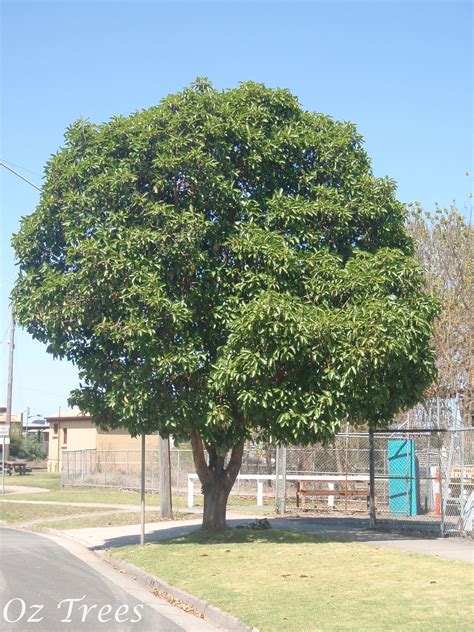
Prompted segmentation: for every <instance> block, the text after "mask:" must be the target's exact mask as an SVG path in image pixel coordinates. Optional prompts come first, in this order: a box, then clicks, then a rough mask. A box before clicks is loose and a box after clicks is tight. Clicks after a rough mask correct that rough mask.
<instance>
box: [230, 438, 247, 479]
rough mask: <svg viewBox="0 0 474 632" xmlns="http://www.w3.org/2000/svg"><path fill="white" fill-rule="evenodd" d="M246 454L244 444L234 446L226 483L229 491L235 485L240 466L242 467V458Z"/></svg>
mask: <svg viewBox="0 0 474 632" xmlns="http://www.w3.org/2000/svg"><path fill="white" fill-rule="evenodd" d="M243 454H244V442H243V441H242V443H238V444H237V445H234V447H233V448H232V453H231V455H230V461H229V465H228V466H227V468H226V483H227V485H228V486H229V489H230V488H231V487H232V485H233V484H234V483H235V479H236V478H237V474H238V473H239V470H240V466H241V465H242V456H243Z"/></svg>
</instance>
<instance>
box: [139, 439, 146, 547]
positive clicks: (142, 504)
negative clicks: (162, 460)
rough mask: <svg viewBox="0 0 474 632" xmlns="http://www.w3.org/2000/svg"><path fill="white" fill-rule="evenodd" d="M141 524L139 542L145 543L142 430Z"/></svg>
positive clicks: (143, 446) (143, 441)
mask: <svg viewBox="0 0 474 632" xmlns="http://www.w3.org/2000/svg"><path fill="white" fill-rule="evenodd" d="M141 470H142V471H141V486H140V501H141V524H140V544H141V546H143V545H144V544H145V432H142V462H141Z"/></svg>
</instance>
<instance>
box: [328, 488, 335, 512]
mask: <svg viewBox="0 0 474 632" xmlns="http://www.w3.org/2000/svg"><path fill="white" fill-rule="evenodd" d="M328 489H334V483H328ZM328 507H332V508H333V509H334V496H328Z"/></svg>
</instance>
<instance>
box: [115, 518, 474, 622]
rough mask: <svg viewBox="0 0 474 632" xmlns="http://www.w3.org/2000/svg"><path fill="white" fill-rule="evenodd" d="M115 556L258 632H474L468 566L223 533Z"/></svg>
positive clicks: (304, 540)
mask: <svg viewBox="0 0 474 632" xmlns="http://www.w3.org/2000/svg"><path fill="white" fill-rule="evenodd" d="M114 555H117V556H118V557H120V558H122V559H124V560H126V561H129V562H131V563H133V564H135V565H136V566H139V567H141V568H143V569H145V570H146V571H148V572H150V573H152V574H154V575H157V576H159V577H161V578H163V579H164V580H165V581H167V582H169V583H170V584H172V585H173V586H176V587H178V588H181V589H183V590H185V591H188V592H190V593H192V594H194V595H196V596H198V597H201V598H202V599H205V600H206V601H209V602H210V603H212V604H213V605H215V606H218V607H220V608H222V609H223V610H225V611H226V612H229V613H231V614H233V615H235V616H236V617H238V618H239V619H240V620H242V621H244V622H245V623H247V624H248V625H251V626H256V627H258V628H259V629H260V630H261V632H274V631H281V630H285V632H317V631H319V630H320V631H322V632H332V631H336V630H338V631H339V630H352V631H364V632H365V631H367V630H371V631H375V630H377V631H380V630H384V631H385V630H398V631H401V630H403V631H407V630H409V631H415V630H416V631H422V630H423V631H424V630H430V632H434V631H438V632H467V631H468V630H471V629H472V620H473V619H472V616H473V607H472V600H471V596H472V590H473V588H474V582H473V572H472V566H471V565H469V564H464V563H461V562H453V561H449V560H442V559H438V558H435V557H430V556H423V555H413V554H408V553H400V552H398V551H391V550H386V549H377V548H375V547H372V546H368V545H365V544H360V543H341V542H330V541H326V540H323V539H321V538H318V537H316V536H311V535H307V534H302V533H293V532H284V531H276V530H275V531H250V530H247V529H246V530H236V529H229V530H226V531H223V532H218V533H214V534H210V535H209V534H206V533H204V532H194V533H192V534H190V535H189V536H186V537H181V538H176V539H172V540H167V541H164V542H159V543H158V542H157V543H150V544H147V545H146V546H145V547H139V546H128V547H123V548H121V549H115V550H114Z"/></svg>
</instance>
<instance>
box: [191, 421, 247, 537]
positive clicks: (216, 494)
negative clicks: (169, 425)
mask: <svg viewBox="0 0 474 632" xmlns="http://www.w3.org/2000/svg"><path fill="white" fill-rule="evenodd" d="M191 444H192V448H193V458H194V465H195V467H196V472H197V474H198V476H199V480H200V481H201V485H202V493H203V494H204V513H203V519H202V528H203V529H224V528H225V527H226V509H227V499H228V498H229V494H230V490H231V489H232V486H233V485H234V482H235V479H236V478H237V474H238V473H239V470H240V466H241V464H242V456H243V451H244V444H243V443H240V444H238V445H236V446H234V447H233V448H232V453H231V457H230V461H229V463H228V465H227V467H224V461H225V457H224V456H219V455H218V454H217V450H216V447H215V446H211V445H207V446H206V450H207V452H208V454H209V464H207V462H206V458H205V456H204V445H203V442H202V439H201V437H200V436H199V435H198V433H197V431H195V430H194V431H193V433H192V435H191Z"/></svg>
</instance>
